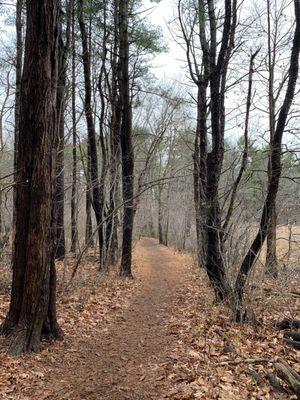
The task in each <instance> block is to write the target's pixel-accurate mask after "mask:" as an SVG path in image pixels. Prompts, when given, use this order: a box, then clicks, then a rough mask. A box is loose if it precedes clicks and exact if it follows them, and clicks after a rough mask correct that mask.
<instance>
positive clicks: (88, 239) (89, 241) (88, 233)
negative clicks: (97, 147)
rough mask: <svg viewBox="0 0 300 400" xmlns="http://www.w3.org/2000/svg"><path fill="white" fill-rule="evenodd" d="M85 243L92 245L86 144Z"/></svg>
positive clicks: (88, 150) (90, 184) (90, 191)
mask: <svg viewBox="0 0 300 400" xmlns="http://www.w3.org/2000/svg"><path fill="white" fill-rule="evenodd" d="M85 214H86V221H85V244H86V246H88V247H94V237H93V220H92V182H91V157H90V147H89V145H87V170H86V195H85Z"/></svg>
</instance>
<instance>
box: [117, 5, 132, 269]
mask: <svg viewBox="0 0 300 400" xmlns="http://www.w3.org/2000/svg"><path fill="white" fill-rule="evenodd" d="M128 19H129V1H128V0H124V1H120V2H119V28H120V30H119V93H120V110H121V132H120V143H121V153H122V190H123V203H124V213H123V239H122V258H121V267H120V275H121V276H125V277H132V271H131V261H132V236H133V223H134V203H133V193H134V152H133V145H132V106H131V100H130V85H129V79H130V78H129V37H128Z"/></svg>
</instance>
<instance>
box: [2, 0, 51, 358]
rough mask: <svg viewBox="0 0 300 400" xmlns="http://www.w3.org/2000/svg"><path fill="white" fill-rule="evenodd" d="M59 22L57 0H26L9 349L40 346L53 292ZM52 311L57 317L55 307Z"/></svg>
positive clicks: (14, 351)
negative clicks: (53, 220)
mask: <svg viewBox="0 0 300 400" xmlns="http://www.w3.org/2000/svg"><path fill="white" fill-rule="evenodd" d="M58 27H59V7H58V1H57V0H30V1H27V32H26V44H25V59H24V71H23V77H22V84H21V97H20V99H21V105H20V125H19V132H20V134H19V140H18V152H17V190H16V240H15V251H14V255H13V282H12V293H11V302H10V308H9V312H8V315H7V318H6V320H5V322H4V325H3V327H2V328H3V332H4V333H6V334H10V336H11V345H10V353H11V354H16V355H17V354H20V353H22V352H24V351H25V352H26V351H39V350H40V340H41V332H42V327H43V325H44V323H45V321H46V320H47V318H48V310H49V308H50V303H51V304H52V303H53V298H54V297H53V296H54V288H53V279H54V280H55V276H54V274H53V273H51V260H52V249H53V247H52V237H51V236H52V233H51V232H52V231H51V223H52V202H53V189H54V187H53V186H54V178H55V158H56V149H55V148H53V143H55V132H56V127H55V122H56V117H55V108H56V88H57V78H58V68H57V47H58V46H57V45H58V31H59V29H58ZM51 296H52V297H51ZM54 311H55V310H54ZM51 314H52V315H51V318H52V319H55V320H56V315H55V312H52V313H51ZM53 333H54V332H53Z"/></svg>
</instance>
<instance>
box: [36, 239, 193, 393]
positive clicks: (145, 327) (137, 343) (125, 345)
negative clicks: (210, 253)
mask: <svg viewBox="0 0 300 400" xmlns="http://www.w3.org/2000/svg"><path fill="white" fill-rule="evenodd" d="M138 246H139V251H140V252H141V259H140V260H139V264H140V265H139V266H138V269H139V271H138V279H139V280H140V282H139V285H138V289H137V292H136V293H135V294H134V295H133V297H132V298H131V300H130V305H129V307H128V308H127V309H126V310H125V312H124V313H123V314H122V315H120V316H119V317H117V319H116V320H115V321H114V324H113V325H112V326H110V327H109V328H108V329H106V330H105V331H104V332H103V331H101V327H99V329H98V330H95V335H94V336H93V337H92V338H91V339H89V340H88V341H83V342H82V345H81V346H80V348H78V349H76V351H75V352H74V357H73V359H72V363H73V364H71V363H70V361H69V362H68V363H67V364H66V363H62V365H61V367H60V368H59V369H58V370H56V371H54V373H53V376H50V377H48V379H47V383H46V382H45V386H44V390H43V391H44V394H46V393H48V394H46V396H45V395H44V396H42V399H45V400H46V399H48V400H50V399H51V400H56V399H60V400H65V399H68V400H71V399H72V400H79V399H80V400H93V399H95V400H96V399H97V400H106V399H107V400H126V399H132V400H133V399H134V400H150V399H154V400H160V399H163V398H166V397H165V396H164V393H165V392H164V386H165V384H166V382H165V379H164V378H165V372H166V371H164V365H167V364H168V363H169V362H170V359H169V355H170V354H171V353H172V348H173V344H174V339H175V338H174V334H173V332H170V329H168V321H170V318H171V317H172V315H174V312H175V309H176V305H177V304H178V303H179V302H180V299H179V298H178V296H179V293H180V288H182V285H183V282H184V280H185V279H186V276H185V274H184V270H183V269H182V265H181V263H180V258H179V257H177V256H176V254H174V252H173V251H172V250H170V249H168V248H166V247H163V246H160V245H159V244H158V243H157V241H155V240H153V239H150V238H143V239H141V241H140V243H139V244H138ZM35 395H36V393H35Z"/></svg>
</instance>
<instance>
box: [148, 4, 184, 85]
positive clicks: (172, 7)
mask: <svg viewBox="0 0 300 400" xmlns="http://www.w3.org/2000/svg"><path fill="white" fill-rule="evenodd" d="M144 7H145V9H146V10H149V11H148V12H147V13H146V15H147V16H148V19H149V20H150V22H152V23H153V25H158V26H160V27H161V29H162V32H163V35H164V39H165V41H166V42H167V45H168V48H169V51H168V53H163V54H160V55H158V56H157V57H156V58H155V60H154V63H153V68H152V72H153V73H154V74H155V75H156V76H157V77H158V78H160V79H164V78H166V79H168V78H174V79H176V80H181V79H183V70H182V67H183V60H184V56H185V55H184V52H183V50H182V49H181V47H180V46H179V45H178V44H177V43H176V42H175V41H174V39H173V37H172V33H171V32H170V29H169V22H171V21H172V20H173V19H174V15H176V3H175V0H161V2H160V3H158V4H155V3H151V2H150V1H149V0H145V1H144Z"/></svg>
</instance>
